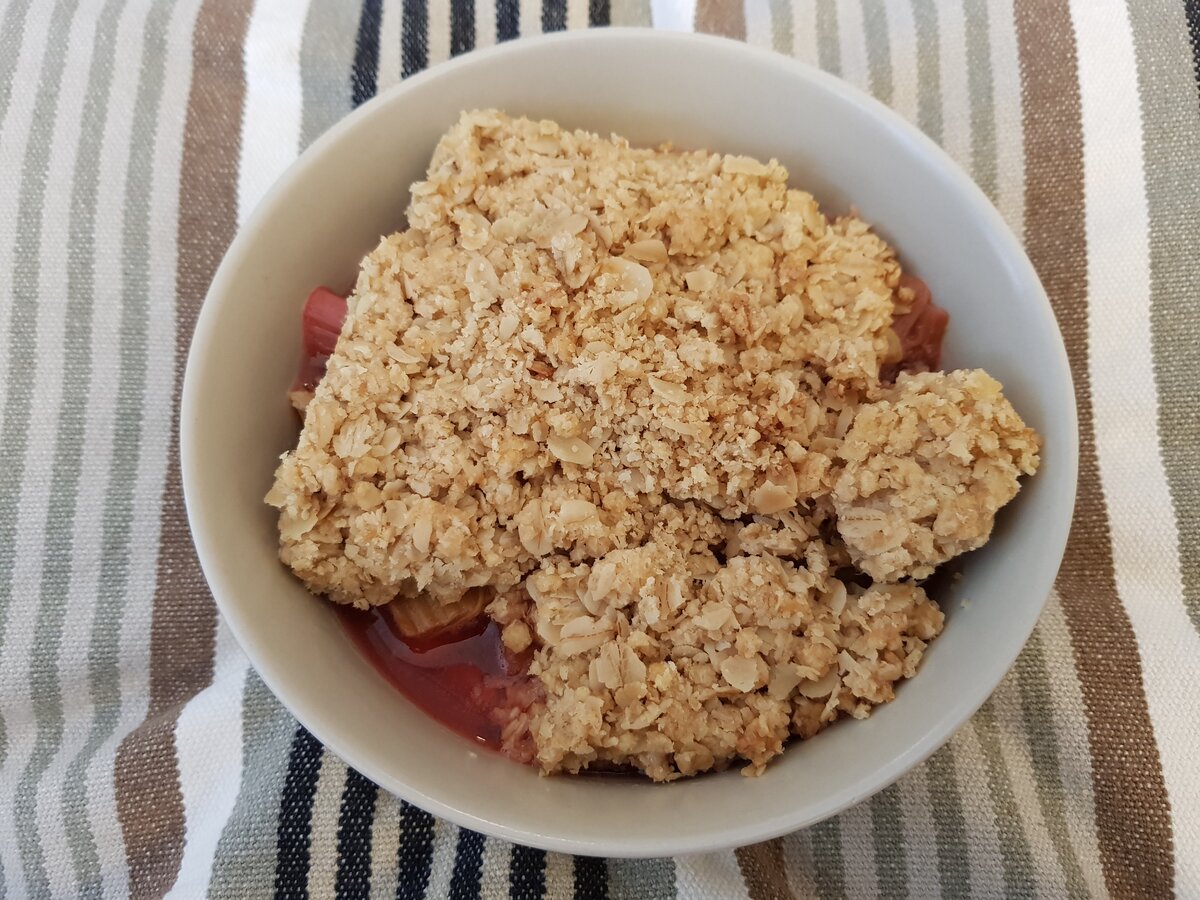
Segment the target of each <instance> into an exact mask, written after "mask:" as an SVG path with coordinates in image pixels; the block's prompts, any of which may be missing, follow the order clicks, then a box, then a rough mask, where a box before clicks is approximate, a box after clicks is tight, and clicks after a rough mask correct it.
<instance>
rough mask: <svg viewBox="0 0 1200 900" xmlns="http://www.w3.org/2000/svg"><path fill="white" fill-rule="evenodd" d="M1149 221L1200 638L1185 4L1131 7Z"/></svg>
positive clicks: (1178, 508)
mask: <svg viewBox="0 0 1200 900" xmlns="http://www.w3.org/2000/svg"><path fill="white" fill-rule="evenodd" d="M1129 18H1130V23H1131V25H1132V28H1133V44H1134V50H1135V53H1136V56H1137V70H1138V89H1139V93H1140V96H1141V106H1142V120H1143V121H1142V154H1143V156H1144V158H1145V169H1146V200H1147V204H1148V207H1149V213H1150V337H1151V343H1152V346H1153V349H1154V376H1155V381H1156V383H1157V387H1158V440H1159V446H1160V447H1161V448H1162V460H1163V466H1164V468H1165V469H1166V475H1167V487H1168V489H1169V490H1170V493H1171V502H1172V504H1173V505H1174V507H1175V524H1176V527H1177V528H1178V530H1179V564H1180V575H1181V577H1182V580H1183V601H1184V604H1185V606H1186V607H1187V612H1188V615H1189V616H1190V617H1191V620H1192V624H1193V625H1194V626H1195V627H1196V629H1197V631H1200V394H1198V392H1197V390H1196V381H1197V373H1198V372H1200V316H1198V315H1197V308H1198V304H1200V301H1198V299H1197V291H1198V288H1197V285H1200V233H1198V232H1197V227H1196V185H1197V184H1200V104H1197V98H1196V91H1197V80H1198V79H1200V72H1195V71H1194V70H1193V68H1192V66H1193V59H1192V51H1191V47H1190V46H1189V43H1188V32H1187V22H1186V21H1185V18H1184V9H1183V5H1182V4H1179V3H1169V4H1168V3H1161V4H1155V3H1134V2H1131V3H1129Z"/></svg>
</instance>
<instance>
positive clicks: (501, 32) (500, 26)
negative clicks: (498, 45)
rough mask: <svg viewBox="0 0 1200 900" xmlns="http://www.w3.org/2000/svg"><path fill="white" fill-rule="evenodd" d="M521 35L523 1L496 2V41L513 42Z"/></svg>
mask: <svg viewBox="0 0 1200 900" xmlns="http://www.w3.org/2000/svg"><path fill="white" fill-rule="evenodd" d="M520 35H521V0H496V40H497V41H511V40H512V39H513V38H515V37H520Z"/></svg>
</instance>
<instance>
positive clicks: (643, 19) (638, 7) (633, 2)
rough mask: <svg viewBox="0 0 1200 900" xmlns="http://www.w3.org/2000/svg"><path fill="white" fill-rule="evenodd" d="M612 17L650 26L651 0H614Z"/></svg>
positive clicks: (623, 22) (620, 21) (618, 21)
mask: <svg viewBox="0 0 1200 900" xmlns="http://www.w3.org/2000/svg"><path fill="white" fill-rule="evenodd" d="M482 2H484V3H488V2H495V0H482ZM610 17H611V20H612V24H614V25H638V26H641V27H645V28H648V27H650V25H651V24H652V22H651V17H650V0H612V6H611V8H610Z"/></svg>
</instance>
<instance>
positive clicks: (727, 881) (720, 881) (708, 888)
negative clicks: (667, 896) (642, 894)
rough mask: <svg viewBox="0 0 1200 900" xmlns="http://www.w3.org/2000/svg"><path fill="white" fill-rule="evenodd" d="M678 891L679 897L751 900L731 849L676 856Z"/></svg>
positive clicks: (697, 899)
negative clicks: (742, 899)
mask: <svg viewBox="0 0 1200 900" xmlns="http://www.w3.org/2000/svg"><path fill="white" fill-rule="evenodd" d="M675 894H676V896H677V897H679V900H706V898H709V897H722V898H725V900H741V898H745V900H749V897H750V893H749V891H747V890H746V882H745V881H744V880H743V879H742V870H741V867H739V866H738V862H737V856H735V855H734V852H733V851H732V850H724V851H721V852H720V853H696V854H692V855H691V856H677V857H675Z"/></svg>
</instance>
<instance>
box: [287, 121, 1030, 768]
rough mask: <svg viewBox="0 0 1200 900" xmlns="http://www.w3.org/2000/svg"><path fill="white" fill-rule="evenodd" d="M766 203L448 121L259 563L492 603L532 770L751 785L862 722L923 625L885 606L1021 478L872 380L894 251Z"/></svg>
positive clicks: (535, 132) (863, 233)
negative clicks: (881, 464)
mask: <svg viewBox="0 0 1200 900" xmlns="http://www.w3.org/2000/svg"><path fill="white" fill-rule="evenodd" d="M787 177H788V176H787V172H786V170H785V169H784V168H783V167H782V166H781V165H779V163H777V162H775V161H770V162H765V163H764V162H759V161H757V160H753V159H749V158H746V157H736V156H726V155H721V154H714V153H708V152H703V151H686V152H681V151H677V150H675V149H673V148H670V147H662V148H658V149H638V148H632V147H630V146H629V144H628V143H627V142H626V141H625V140H623V139H621V138H619V137H615V136H614V137H611V138H601V137H599V136H597V135H594V134H589V133H587V132H583V131H568V130H564V129H562V128H560V127H559V126H558V125H556V124H555V123H553V122H548V121H540V122H539V121H532V120H528V119H521V118H510V117H508V116H506V115H504V114H502V113H499V112H496V111H481V112H472V113H466V114H464V115H463V116H462V118H461V119H460V121H459V122H458V124H456V125H455V126H454V127H453V128H452V129H451V130H450V131H449V132H448V133H447V134H446V135H445V136H444V137H443V138H442V139H441V141H440V142H439V144H438V146H437V149H436V150H435V152H434V154H433V158H432V160H431V162H430V166H429V170H428V174H427V177H426V180H425V181H422V182H418V183H417V184H415V185H413V188H412V192H411V202H410V205H409V208H408V227H407V228H406V229H405V230H403V231H400V232H397V233H395V234H392V235H390V236H387V237H385V238H383V239H382V240H381V242H380V244H379V246H378V247H377V248H376V249H375V250H374V251H373V252H372V253H371V254H370V255H368V256H367V257H366V259H365V260H364V261H363V264H362V267H361V270H360V272H359V276H358V281H357V284H356V287H355V290H354V293H353V295H352V296H351V297H350V299H349V302H348V314H347V318H346V321H345V324H344V326H343V329H342V333H341V337H340V340H339V341H338V344H337V348H336V350H335V352H334V353H333V354H332V356H331V357H330V358H329V361H328V365H327V369H326V374H325V377H324V378H323V379H322V380H321V382H320V384H319V385H318V386H317V387H316V390H315V392H314V394H313V396H312V398H311V400H310V401H309V402H308V404H307V407H306V409H305V412H304V428H303V431H302V433H301V435H300V438H299V441H298V444H297V446H296V449H295V450H294V451H292V452H290V453H288V454H286V455H285V456H284V457H283V460H282V461H281V463H280V466H279V468H278V470H277V472H276V480H275V485H274V487H273V488H272V490H271V492H270V493H269V494H268V496H267V501H268V502H269V503H271V504H272V505H273V506H275V507H277V508H278V509H279V530H280V539H281V540H280V556H281V559H282V560H283V562H284V563H286V564H287V565H288V566H289V567H291V568H292V570H293V571H294V572H295V573H296V575H297V576H298V577H300V578H301V579H302V580H303V581H304V583H305V584H306V585H307V586H308V587H309V589H310V590H312V591H313V592H315V593H319V594H325V595H327V596H328V597H329V598H330V599H331V600H333V601H335V602H338V603H347V604H354V605H356V606H359V607H364V608H365V607H369V606H372V605H379V604H384V603H389V602H392V601H394V600H395V601H396V602H405V600H404V598H411V597H415V596H417V595H424V596H427V597H432V598H434V599H435V600H438V601H440V602H444V603H450V602H453V601H455V600H457V599H458V598H460V597H461V596H462V595H463V594H464V593H465V592H466V591H467V590H469V589H472V588H478V587H486V588H488V589H489V590H491V591H493V592H494V594H495V597H496V599H495V600H494V601H493V602H492V604H491V606H490V607H489V613H490V614H491V616H492V617H493V618H494V619H495V620H496V621H497V622H498V623H499V625H500V626H501V628H502V636H503V642H504V644H505V646H507V647H508V648H509V649H511V650H514V651H518V652H520V651H526V650H527V649H528V650H531V651H532V657H533V662H532V664H531V669H530V674H531V676H532V677H533V678H535V679H536V680H537V682H538V683H539V685H540V688H541V690H540V691H538V692H534V694H535V695H536V696H537V698H538V699H536V700H533V701H530V702H529V705H528V706H527V707H526V708H522V709H519V710H516V709H515V710H512V711H510V712H506V717H507V718H506V719H505V722H506V724H505V729H504V734H505V736H506V740H508V739H509V738H511V739H512V742H513V744H514V746H516V745H519V746H520V748H521V749H520V752H519V755H520V756H522V758H528V757H529V756H533V757H534V758H535V759H536V761H537V763H538V764H539V765H540V766H541V767H542V769H543V771H545V772H557V771H569V772H576V771H579V770H581V769H583V768H586V767H588V766H591V765H600V766H632V767H635V768H638V769H640V770H642V771H644V772H645V773H646V774H648V775H649V776H650V777H652V778H654V779H656V780H669V779H673V778H677V777H680V776H683V775H691V774H695V773H698V772H702V771H706V770H709V769H722V768H725V767H727V766H729V765H730V764H731V763H733V762H734V761H735V760H739V759H740V760H745V761H747V762H748V763H749V765H748V767H747V769H746V771H747V772H749V773H757V772H759V771H761V770H762V767H763V766H764V764H765V763H766V762H767V760H769V759H770V758H771V757H772V756H774V755H775V754H777V753H779V752H780V751H781V750H782V748H783V745H784V743H785V742H786V741H787V740H788V739H789V738H790V737H791V736H800V737H803V738H807V737H811V736H812V735H813V734H815V733H816V732H817V731H819V730H820V729H821V728H823V727H825V726H826V725H828V724H829V723H830V722H831V721H833V720H834V719H835V718H837V717H838V716H840V715H851V716H856V717H863V716H866V715H867V714H868V713H869V712H870V709H871V707H872V706H873V705H874V704H878V703H882V702H887V701H888V700H890V699H891V698H892V695H893V686H894V684H895V682H896V681H897V680H898V679H900V678H905V677H910V676H911V675H912V674H914V672H915V670H916V667H917V665H918V663H919V661H920V659H921V656H922V654H923V652H924V649H925V647H926V645H927V643H928V641H930V640H932V639H933V637H935V636H936V635H937V634H938V633H939V632H940V630H941V627H942V614H941V612H940V611H939V610H938V608H937V606H936V604H935V603H934V602H933V601H932V600H930V599H929V598H928V597H927V596H926V594H925V592H924V590H923V589H922V588H921V587H920V586H919V585H917V584H915V583H911V582H904V583H885V582H895V581H897V580H898V579H901V578H904V577H917V578H920V577H923V576H924V575H925V574H928V571H931V570H932V566H933V565H936V564H937V562H940V561H942V560H944V559H946V558H949V556H952V555H954V553H957V552H962V551H963V550H966V549H970V548H971V547H974V546H978V545H979V543H982V540H984V539H986V535H987V533H988V531H990V527H991V516H992V515H993V514H994V512H995V509H996V508H998V507H999V506H1000V505H1002V503H1003V502H1007V500H1008V499H1010V498H1011V496H1012V494H1013V493H1015V490H1016V473H1017V471H1018V470H1019V471H1022V472H1032V471H1033V469H1034V468H1036V462H1037V457H1036V450H1037V446H1036V438H1035V437H1034V436H1033V435H1032V432H1029V431H1028V429H1024V426H1023V425H1022V424H1021V423H1020V420H1019V419H1018V418H1017V417H1016V415H1015V413H1013V411H1012V409H1011V407H1010V406H1008V405H1007V403H1006V401H1004V400H1003V398H1002V397H1000V395H999V386H998V385H995V382H992V381H990V379H988V380H987V382H986V383H985V382H984V381H983V380H981V379H986V378H987V376H985V375H982V373H952V374H951V375H942V374H940V373H933V374H932V375H930V376H921V378H926V379H928V380H926V381H918V380H916V379H907V378H906V377H905V376H901V378H900V380H899V381H898V382H897V384H896V385H895V387H889V386H885V385H882V384H881V382H880V377H879V373H880V369H881V366H883V365H885V364H895V363H896V362H897V360H898V358H899V357H898V355H897V348H898V344H899V342H898V340H897V336H896V334H895V333H894V332H893V331H892V329H891V323H892V321H893V318H894V316H896V315H897V314H902V313H904V312H906V311H907V310H908V308H909V305H910V304H911V299H912V297H911V294H912V292H911V291H910V290H908V289H907V288H905V287H903V286H902V285H901V280H900V279H901V270H900V266H899V264H898V262H897V260H896V258H895V254H894V252H893V250H892V249H891V248H890V247H889V246H888V245H887V244H886V243H885V242H884V241H883V240H881V239H880V238H879V237H878V236H877V235H875V234H874V233H873V232H872V231H871V230H870V228H869V227H868V226H867V224H866V223H864V222H863V221H861V220H860V219H858V218H857V217H855V216H845V217H841V218H835V219H830V218H828V217H826V216H825V215H824V214H823V213H822V212H821V210H820V209H819V208H818V206H817V204H816V202H815V200H814V199H813V198H812V196H810V195H809V194H807V193H805V192H803V191H799V190H795V189H791V188H789V187H788V186H787ZM992 386H994V390H993V389H992ZM939 404H941V405H942V406H945V407H947V408H945V409H943V408H942V406H939ZM888 416H891V417H892V418H891V419H886V417H888ZM885 419H886V421H885ZM888 423H891V424H892V425H897V424H899V423H904V424H905V428H908V427H909V426H910V425H911V428H912V429H914V430H915V434H914V435H913V436H912V437H911V439H910V440H908V442H907V443H903V444H901V443H896V442H893V443H888V441H887V439H886V437H887V429H888V428H889V427H891V426H890V425H889V424H888ZM945 425H950V426H951V427H952V428H954V427H962V428H966V429H968V430H967V431H966V432H965V437H963V438H959V437H956V436H955V434H951V433H950V432H945V431H944V430H943V428H944V426H945ZM881 429H882V430H881ZM964 441H965V443H964ZM1022 441H1024V442H1025V443H1024V444H1022V443H1021V442H1022ZM1022 447H1023V448H1024V449H1023V450H1022ZM880 453H882V454H884V458H885V459H888V460H892V461H893V463H892V469H890V470H887V471H888V472H892V471H894V472H895V473H899V474H895V475H888V476H887V477H884V476H883V474H881V473H882V472H883V470H880V469H878V467H876V466H875V464H874V462H873V457H874V455H876V454H880ZM962 453H966V454H967V456H966V457H964V456H962ZM901 476H903V478H904V479H906V480H903V481H901V480H899V479H900V478H901ZM943 476H945V477H946V478H947V479H949V480H948V481H947V485H946V490H944V491H940V492H933V491H932V488H933V485H932V484H931V482H932V481H934V480H936V479H937V478H939V477H943ZM1010 476H1011V477H1010ZM889 478H890V479H891V480H888V479H889ZM872 479H874V480H872ZM922 479H923V480H922ZM1005 479H1008V480H1005ZM960 489H961V491H966V492H967V493H966V496H968V497H969V498H970V503H968V502H967V501H965V500H962V499H959V498H960ZM1010 489H1011V490H1010ZM914 490H924V491H927V492H932V493H931V495H932V496H936V497H939V498H940V497H944V498H946V500H947V502H948V503H949V504H950V505H949V506H948V507H947V509H948V510H949V511H948V512H947V513H946V514H945V515H944V516H943V515H939V511H938V510H937V509H934V510H933V511H932V513H930V512H929V511H927V510H925V509H924V508H920V509H919V508H917V506H916V505H915V502H914V501H913V499H912V496H911V491H914ZM843 514H844V515H845V516H846V522H858V523H861V522H863V521H865V520H867V519H870V517H871V516H875V515H886V516H893V517H895V527H896V528H897V529H900V530H902V531H903V534H902V535H901V536H900V538H899V541H898V543H897V544H896V547H895V548H882V547H878V546H877V545H878V544H879V541H878V539H875V538H873V537H872V534H871V533H870V530H869V528H867V527H866V526H865V525H862V524H859V525H858V526H857V527H856V526H855V525H853V524H852V525H850V527H849V533H847V532H846V530H845V529H846V522H843V521H842V518H841V517H842V516H843ZM985 516H986V528H985V527H984V519H985ZM888 522H889V525H890V523H891V522H892V520H891V519H888ZM926 535H928V537H926ZM897 550H900V551H903V553H906V554H907V556H905V555H901V554H900V553H898V552H895V551H897ZM889 554H890V555H889ZM855 568H857V569H859V570H861V571H862V572H867V573H868V574H870V575H871V576H872V577H874V578H875V581H876V582H877V583H875V584H871V585H869V586H863V585H866V584H867V580H866V579H864V578H862V576H861V575H860V574H859V572H858V571H855ZM860 582H861V583H860ZM398 598H399V599H398ZM530 738H532V747H533V749H532V750H530V749H529V747H530Z"/></svg>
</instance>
